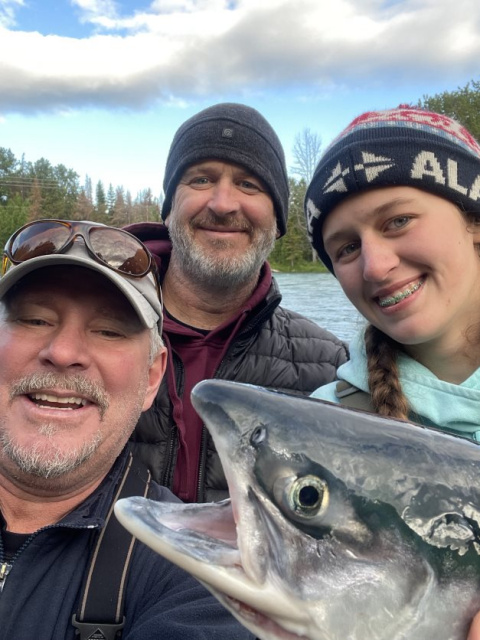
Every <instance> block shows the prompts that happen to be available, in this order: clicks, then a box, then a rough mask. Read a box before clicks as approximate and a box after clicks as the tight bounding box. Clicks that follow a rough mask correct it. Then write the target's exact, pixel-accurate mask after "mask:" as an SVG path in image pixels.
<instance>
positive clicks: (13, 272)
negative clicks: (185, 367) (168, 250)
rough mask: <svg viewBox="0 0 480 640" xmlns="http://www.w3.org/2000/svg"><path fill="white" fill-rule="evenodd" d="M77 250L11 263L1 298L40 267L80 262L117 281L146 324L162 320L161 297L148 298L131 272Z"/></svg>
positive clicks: (0, 290) (0, 288) (1, 285)
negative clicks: (118, 270)
mask: <svg viewBox="0 0 480 640" xmlns="http://www.w3.org/2000/svg"><path fill="white" fill-rule="evenodd" d="M74 252H75V253H76V251H75V248H74V247H72V248H71V249H70V252H69V253H68V254H52V255H48V256H40V257H38V258H32V259H30V260H27V261H25V262H22V263H21V264H18V265H14V266H12V267H11V268H10V269H9V271H7V273H6V274H5V275H4V276H3V277H2V278H0V299H2V298H3V297H4V296H5V295H6V294H7V293H8V291H10V289H11V288H12V287H13V286H14V285H15V284H17V283H18V282H19V281H20V280H21V279H22V278H24V277H25V276H26V275H28V274H29V273H32V272H33V271H36V270H37V269H41V268H42V267H51V266H56V265H59V266H69V265H71V266H78V267H84V268H86V269H90V270H91V271H95V272H97V273H100V274H101V275H102V276H104V277H105V278H107V280H109V281H110V282H111V283H112V284H114V285H115V286H116V287H117V289H119V290H120V291H121V293H123V295H124V296H125V297H126V298H127V300H128V301H129V302H130V304H131V305H132V307H133V309H134V310H135V312H136V313H137V315H138V317H139V319H140V321H141V323H142V325H143V326H144V327H146V328H148V329H152V328H153V327H154V326H155V325H156V324H157V323H158V322H159V320H160V319H161V314H162V309H161V303H160V300H158V297H157V296H155V297H156V298H157V301H156V300H155V299H151V298H152V296H149V298H148V299H147V298H146V297H145V295H142V293H140V291H139V290H138V289H137V288H136V286H134V285H133V284H132V283H131V282H130V281H129V280H128V276H123V275H120V274H119V273H117V272H116V271H113V269H110V268H109V267H106V266H104V265H102V264H101V263H99V262H96V261H95V260H94V259H93V258H91V257H90V256H82V255H78V254H77V255H72V253H74ZM144 277H145V278H151V279H152V281H153V275H152V274H148V275H147V276H144ZM136 280H139V281H140V280H141V278H136ZM136 284H137V283H136ZM137 286H138V284H137ZM150 286H151V287H155V283H154V282H152V283H151V285H150Z"/></svg>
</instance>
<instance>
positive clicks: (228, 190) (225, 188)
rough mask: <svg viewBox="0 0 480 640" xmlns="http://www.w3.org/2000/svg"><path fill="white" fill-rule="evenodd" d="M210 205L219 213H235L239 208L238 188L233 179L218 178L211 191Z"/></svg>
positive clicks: (212, 209)
mask: <svg viewBox="0 0 480 640" xmlns="http://www.w3.org/2000/svg"><path fill="white" fill-rule="evenodd" d="M208 207H209V209H210V210H211V211H213V212H214V213H216V214H218V215H226V214H229V213H235V212H236V211H238V210H239V208H240V204H239V200H238V190H237V189H236V188H235V185H234V184H233V183H232V182H231V180H227V179H222V180H218V182H216V184H215V185H214V187H213V189H211V191H210V200H209V202H208Z"/></svg>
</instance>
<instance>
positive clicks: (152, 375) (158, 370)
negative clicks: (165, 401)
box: [142, 347, 167, 411]
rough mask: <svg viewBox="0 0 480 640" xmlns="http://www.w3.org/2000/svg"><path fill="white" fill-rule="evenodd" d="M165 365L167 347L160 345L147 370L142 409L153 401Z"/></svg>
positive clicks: (147, 407) (145, 408) (146, 407)
mask: <svg viewBox="0 0 480 640" xmlns="http://www.w3.org/2000/svg"><path fill="white" fill-rule="evenodd" d="M166 367H167V349H166V347H162V348H161V349H160V350H159V352H158V354H157V356H156V358H155V360H154V361H153V362H152V364H151V365H150V369H149V371H148V385H147V389H146V391H145V399H144V401H143V407H142V411H146V410H147V409H149V408H150V407H151V406H152V403H153V401H154V400H155V396H156V395H157V391H158V389H159V387H160V383H161V382H162V379H163V376H164V374H165V369H166Z"/></svg>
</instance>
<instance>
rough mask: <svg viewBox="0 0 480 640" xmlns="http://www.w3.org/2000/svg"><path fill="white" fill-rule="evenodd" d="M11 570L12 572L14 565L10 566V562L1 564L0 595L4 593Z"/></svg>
mask: <svg viewBox="0 0 480 640" xmlns="http://www.w3.org/2000/svg"><path fill="white" fill-rule="evenodd" d="M11 570H12V565H11V564H8V562H2V564H0V593H1V592H2V591H3V587H4V586H5V581H6V579H7V576H8V574H9V573H10V571H11Z"/></svg>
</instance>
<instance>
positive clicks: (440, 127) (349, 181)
mask: <svg viewBox="0 0 480 640" xmlns="http://www.w3.org/2000/svg"><path fill="white" fill-rule="evenodd" d="M387 186H410V187H416V188H418V189H423V190H425V191H429V192H431V193H433V194H435V195H438V196H441V197H443V198H446V199H447V200H450V201H452V202H454V203H455V204H456V205H458V206H459V207H460V208H461V209H462V210H464V211H470V212H475V213H479V214H480V145H479V144H478V142H477V141H476V140H475V138H474V137H473V136H472V135H471V134H470V133H469V132H468V131H467V129H465V128H464V127H462V126H461V125H460V124H459V123H458V122H456V121H455V120H452V119H451V118H448V117H447V116H444V115H440V114H438V113H432V112H429V111H424V110H422V109H418V108H414V107H409V106H400V107H398V108H397V109H390V110H388V111H368V112H367V113H364V114H362V115H361V116H359V117H358V118H355V120H353V122H352V123H351V124H349V125H348V127H347V128H346V129H345V130H344V131H342V133H341V134H340V135H339V136H338V137H337V138H336V139H335V140H334V141H333V142H332V143H331V144H330V146H329V147H328V148H327V149H326V151H325V153H324V154H323V156H322V158H321V159H320V162H319V163H318V165H317V168H316V170H315V173H314V176H313V178H312V181H311V182H310V185H309V187H308V189H307V193H306V197H305V215H306V218H307V229H308V235H309V239H310V242H311V243H312V245H313V247H314V249H315V250H316V251H317V253H318V255H319V257H320V258H321V260H322V261H323V263H324V264H325V266H326V267H328V269H330V271H332V272H333V268H332V264H331V262H330V258H329V257H328V255H327V254H326V252H325V249H324V246H323V238H322V225H323V222H324V221H325V218H326V216H327V215H328V214H329V213H330V211H331V210H332V209H333V208H334V207H335V206H336V205H337V204H339V202H341V201H342V200H343V199H344V198H346V197H347V196H349V195H352V194H354V193H359V192H361V191H364V190H366V189H371V188H373V187H387Z"/></svg>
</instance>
